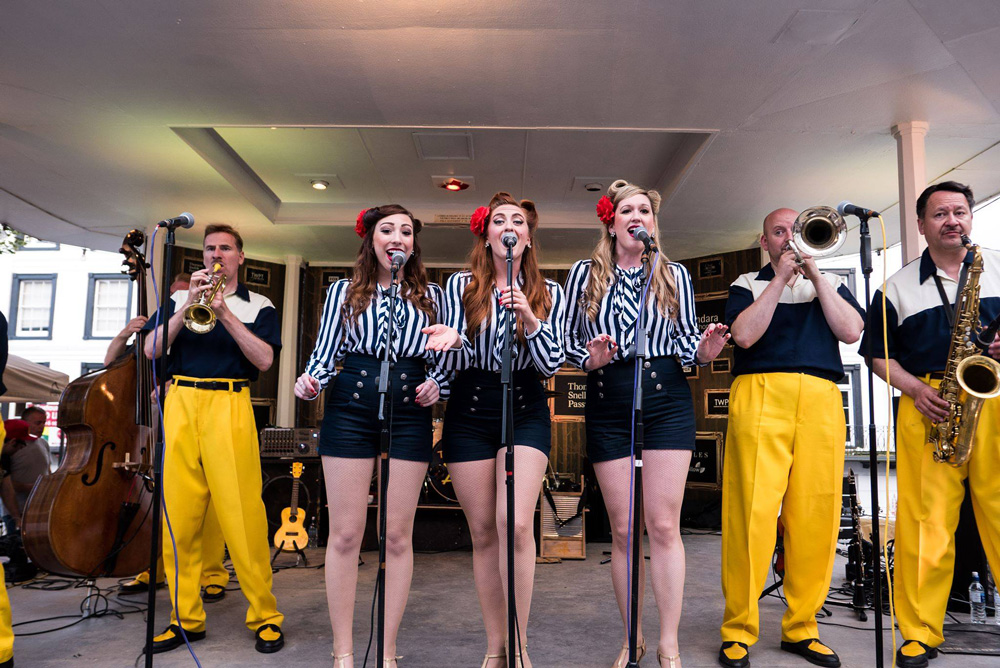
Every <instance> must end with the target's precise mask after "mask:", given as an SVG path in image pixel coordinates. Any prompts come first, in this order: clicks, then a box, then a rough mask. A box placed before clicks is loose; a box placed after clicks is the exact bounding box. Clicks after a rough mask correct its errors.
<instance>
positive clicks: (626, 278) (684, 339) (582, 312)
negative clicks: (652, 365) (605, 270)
mask: <svg viewBox="0 0 1000 668" xmlns="http://www.w3.org/2000/svg"><path fill="white" fill-rule="evenodd" d="M590 264H591V261H590V260H580V261H579V262H577V263H576V264H574V265H573V268H572V269H570V271H569V277H568V278H567V279H566V298H567V300H568V302H569V306H568V312H567V314H566V358H567V359H568V360H569V362H570V363H571V364H573V365H575V366H578V367H580V368H581V369H582V368H584V366H583V365H584V364H585V363H586V361H587V360H588V359H589V358H590V353H588V352H587V342H588V341H590V340H591V339H593V338H594V337H596V336H598V335H599V334H608V335H609V336H611V338H612V339H614V340H615V342H616V343H617V344H618V351H617V352H616V353H615V356H614V361H616V362H617V361H623V360H626V359H629V358H632V357H634V355H635V350H634V349H635V343H634V337H635V328H636V326H637V318H636V315H637V314H638V306H639V299H640V295H639V286H638V281H637V280H636V278H637V274H638V271H639V269H638V268H636V269H635V270H629V269H622V268H621V267H617V266H616V267H615V281H614V282H613V283H612V284H611V285H609V286H608V289H607V291H605V293H604V297H603V298H602V299H601V304H600V308H599V309H598V311H597V318H596V320H591V319H590V318H589V317H588V316H587V305H586V302H584V301H582V299H583V296H584V293H585V292H586V290H587V283H588V282H589V281H590ZM669 266H670V270H671V271H672V272H673V274H674V281H676V284H677V301H678V304H679V311H680V312H679V313H678V314H677V319H676V320H672V319H669V318H664V317H663V316H662V315H660V311H659V309H658V308H657V307H656V303H657V300H656V295H655V294H653V291H652V287H650V289H649V297H648V301H647V306H646V308H647V313H648V315H647V320H646V322H647V323H648V324H649V335H648V337H647V339H646V341H647V343H648V353H649V357H671V356H675V357H677V360H678V361H679V362H680V363H681V364H682V365H684V366H691V365H693V364H695V363H696V360H695V355H696V354H697V352H698V343H699V342H700V340H701V332H700V331H699V330H698V319H697V317H696V316H695V312H694V288H693V287H692V285H691V275H690V274H689V273H688V270H687V269H685V268H684V265H682V264H678V263H676V262H671V263H670V265H669ZM623 305H624V308H623V307H622V306H623ZM623 311H625V312H627V313H629V314H630V315H631V317H630V318H629V317H623V315H622V312H623Z"/></svg>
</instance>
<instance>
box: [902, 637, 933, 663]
mask: <svg viewBox="0 0 1000 668" xmlns="http://www.w3.org/2000/svg"><path fill="white" fill-rule="evenodd" d="M904 649H905V650H906V653H905V654H904V653H903V650H904ZM937 655H938V651H937V648H936V647H929V646H927V645H925V644H924V643H922V642H920V641H919V640H907V641H905V642H903V645H902V646H901V647H900V648H899V649H897V650H896V665H897V666H899V667H900V668H926V666H927V664H928V663H930V659H936V658H937Z"/></svg>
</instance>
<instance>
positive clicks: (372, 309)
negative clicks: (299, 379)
mask: <svg viewBox="0 0 1000 668" xmlns="http://www.w3.org/2000/svg"><path fill="white" fill-rule="evenodd" d="M349 285H350V279H348V278H343V279H341V280H339V281H337V282H336V283H334V284H333V285H331V286H330V289H329V290H327V293H326V305H325V306H324V307H323V319H322V320H321V321H320V325H319V334H318V335H317V336H316V347H315V348H314V349H313V352H312V355H310V357H309V362H308V363H307V364H306V373H308V374H309V375H310V376H312V377H313V378H315V379H316V380H318V381H319V386H320V389H322V388H324V387H326V386H327V384H328V383H329V382H330V380H331V379H332V378H333V377H334V376H335V375H336V373H337V371H336V368H335V365H336V363H337V362H339V361H340V360H342V359H344V356H345V355H348V354H351V353H353V354H359V355H374V356H375V357H382V354H383V352H384V351H385V332H386V324H387V320H388V315H389V313H390V302H392V301H395V307H394V308H392V311H394V312H395V317H396V322H395V324H394V325H393V327H394V331H393V335H394V338H395V341H394V343H395V345H394V346H393V349H392V350H390V351H389V357H390V358H391V359H393V360H396V359H399V358H401V357H423V358H424V360H425V361H426V363H427V377H428V378H432V379H433V380H434V381H435V382H436V383H437V384H438V387H439V388H440V389H441V400H444V399H447V398H448V393H449V392H450V389H449V385H448V380H449V376H450V374H449V373H448V372H447V371H445V370H444V369H442V368H441V366H440V364H439V358H440V357H441V355H439V354H438V353H435V352H433V351H428V350H425V347H426V345H427V336H426V335H425V334H421V333H420V330H421V329H423V328H424V327H427V326H428V325H429V324H430V323H428V321H427V314H425V313H424V312H423V311H420V310H418V309H417V308H416V307H415V306H414V305H413V303H412V302H411V301H410V300H408V299H401V298H396V299H393V298H392V297H391V296H390V295H389V291H388V290H387V289H383V288H382V286H380V285H376V288H375V291H376V294H375V296H374V298H373V299H372V301H371V303H370V304H369V305H368V308H367V309H365V310H364V312H363V313H361V314H359V315H358V319H357V322H356V323H354V324H352V325H349V324H348V323H347V322H346V321H345V320H344V318H343V317H342V316H341V308H342V307H343V305H344V300H345V299H346V297H347V288H348V286H349ZM427 296H428V297H430V299H431V301H433V302H434V313H435V317H436V320H435V322H438V323H445V322H447V318H446V316H445V313H446V310H445V308H444V307H445V300H444V292H443V291H442V290H441V286H439V285H437V284H436V283H428V284H427Z"/></svg>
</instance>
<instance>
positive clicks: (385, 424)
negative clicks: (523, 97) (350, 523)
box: [375, 262, 399, 668]
mask: <svg viewBox="0 0 1000 668" xmlns="http://www.w3.org/2000/svg"><path fill="white" fill-rule="evenodd" d="M398 298H399V266H398V265H397V264H396V263H395V262H393V263H392V279H391V281H390V283H389V317H388V318H386V335H385V350H383V351H382V364H381V367H380V369H379V380H378V420H379V424H380V425H381V427H382V431H381V434H380V439H379V485H378V571H377V573H376V576H375V589H376V590H377V591H378V619H377V621H376V624H377V628H378V632H377V636H376V639H375V665H376V666H377V667H378V668H382V666H384V665H385V562H386V557H385V551H386V549H385V534H386V515H387V514H388V513H387V512H386V509H387V506H386V504H387V501H388V498H389V452H390V450H391V449H392V435H391V433H390V429H391V427H392V398H391V394H390V393H391V392H392V382H391V379H390V377H389V374H390V373H391V372H392V367H393V364H392V362H391V361H390V359H389V351H390V350H391V349H392V345H393V335H394V332H393V330H394V329H395V327H394V325H395V321H396V299H398Z"/></svg>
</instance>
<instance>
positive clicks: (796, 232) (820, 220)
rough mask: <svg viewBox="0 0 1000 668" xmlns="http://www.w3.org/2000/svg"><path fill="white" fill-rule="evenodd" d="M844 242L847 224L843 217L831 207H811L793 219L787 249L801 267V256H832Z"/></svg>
mask: <svg viewBox="0 0 1000 668" xmlns="http://www.w3.org/2000/svg"><path fill="white" fill-rule="evenodd" d="M845 241H847V222H846V221H845V220H844V217H843V216H841V215H840V213H839V212H838V211H837V210H836V209H834V208H833V207H829V206H813V207H809V208H808V209H806V210H805V211H803V212H802V213H800V214H799V215H798V217H797V218H796V219H795V222H794V223H793V224H792V238H791V239H789V240H788V247H789V248H791V250H792V252H793V253H795V261H796V262H797V263H798V264H799V266H802V263H803V262H804V260H803V259H802V256H803V255H810V256H812V257H825V256H827V255H833V254H834V253H836V252H837V251H838V250H840V247H841V246H843V245H844V242H845Z"/></svg>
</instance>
